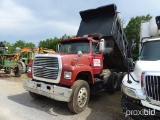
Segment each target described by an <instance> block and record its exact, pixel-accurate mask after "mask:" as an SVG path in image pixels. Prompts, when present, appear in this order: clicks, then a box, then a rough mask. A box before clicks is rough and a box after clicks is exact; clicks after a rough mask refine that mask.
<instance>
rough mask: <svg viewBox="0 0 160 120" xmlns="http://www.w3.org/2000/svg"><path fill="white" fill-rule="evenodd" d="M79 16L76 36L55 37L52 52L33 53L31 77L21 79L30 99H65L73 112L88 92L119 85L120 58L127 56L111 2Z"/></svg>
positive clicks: (122, 69) (112, 89)
mask: <svg viewBox="0 0 160 120" xmlns="http://www.w3.org/2000/svg"><path fill="white" fill-rule="evenodd" d="M80 16H81V18H82V20H81V23H80V27H79V30H78V32H77V37H75V38H71V39H65V40H61V41H59V44H58V46H57V52H56V53H52V54H39V55H36V56H35V58H34V60H33V63H32V64H30V66H29V70H28V76H29V77H31V78H32V80H24V82H23V84H24V88H25V89H26V90H28V91H29V93H30V95H31V97H33V98H34V99H38V98H40V97H41V96H46V97H49V98H52V99H54V100H58V101H65V102H67V103H68V108H69V109H70V110H71V111H72V112H73V113H80V112H82V111H83V110H84V109H85V108H86V106H87V104H88V101H89V96H90V94H91V93H97V92H100V91H104V90H105V91H108V92H110V93H114V92H115V91H116V90H117V89H120V87H121V80H122V78H123V74H124V72H125V71H126V68H125V67H124V64H123V63H124V59H125V58H127V57H130V56H131V51H130V50H131V49H130V48H129V46H130V45H129V44H128V42H127V39H126V37H125V34H124V31H123V28H122V26H121V22H120V21H119V19H118V12H117V7H116V5H115V4H110V5H106V6H102V7H98V8H96V9H89V10H85V11H81V12H80Z"/></svg>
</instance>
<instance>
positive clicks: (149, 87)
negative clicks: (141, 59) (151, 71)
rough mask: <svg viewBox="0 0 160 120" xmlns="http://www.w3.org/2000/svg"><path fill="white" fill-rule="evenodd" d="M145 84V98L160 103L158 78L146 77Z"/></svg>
mask: <svg viewBox="0 0 160 120" xmlns="http://www.w3.org/2000/svg"><path fill="white" fill-rule="evenodd" d="M145 83H146V94H147V96H148V97H149V98H151V99H153V100H156V101H160V76H151V75H147V76H146V77H145Z"/></svg>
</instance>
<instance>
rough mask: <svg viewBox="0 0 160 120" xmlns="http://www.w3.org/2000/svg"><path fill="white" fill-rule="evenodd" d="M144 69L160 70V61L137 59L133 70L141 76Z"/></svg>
mask: <svg viewBox="0 0 160 120" xmlns="http://www.w3.org/2000/svg"><path fill="white" fill-rule="evenodd" d="M145 71H153V72H154V71H155V72H156V71H160V61H159V60H158V61H137V62H136V65H135V69H134V72H135V74H137V75H138V76H141V74H142V72H145Z"/></svg>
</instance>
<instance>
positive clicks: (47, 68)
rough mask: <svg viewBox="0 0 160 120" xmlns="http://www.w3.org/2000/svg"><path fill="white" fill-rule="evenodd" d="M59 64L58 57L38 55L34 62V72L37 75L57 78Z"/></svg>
mask: <svg viewBox="0 0 160 120" xmlns="http://www.w3.org/2000/svg"><path fill="white" fill-rule="evenodd" d="M58 71H59V64H58V58H57V57H36V58H35V59H34V64H33V74H34V76H36V77H41V78H46V79H54V80H56V79H57V76H58Z"/></svg>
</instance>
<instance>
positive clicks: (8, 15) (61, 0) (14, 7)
mask: <svg viewBox="0 0 160 120" xmlns="http://www.w3.org/2000/svg"><path fill="white" fill-rule="evenodd" d="M112 3H114V4H116V5H117V11H118V12H120V13H119V17H120V18H122V19H123V20H124V21H125V24H127V23H128V21H129V20H130V18H131V17H136V16H141V15H147V14H150V15H151V16H158V15H160V14H159V11H160V7H159V5H160V0H0V41H3V40H6V41H7V42H10V43H14V42H15V41H17V40H24V41H26V42H33V43H34V44H36V45H38V43H39V41H41V40H45V39H47V38H54V37H58V38H60V37H61V36H63V35H64V34H67V35H76V33H77V31H78V27H79V24H80V21H81V18H80V15H79V11H83V10H87V9H91V8H97V7H99V6H104V5H107V4H112Z"/></svg>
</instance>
